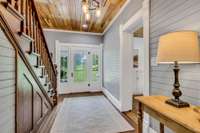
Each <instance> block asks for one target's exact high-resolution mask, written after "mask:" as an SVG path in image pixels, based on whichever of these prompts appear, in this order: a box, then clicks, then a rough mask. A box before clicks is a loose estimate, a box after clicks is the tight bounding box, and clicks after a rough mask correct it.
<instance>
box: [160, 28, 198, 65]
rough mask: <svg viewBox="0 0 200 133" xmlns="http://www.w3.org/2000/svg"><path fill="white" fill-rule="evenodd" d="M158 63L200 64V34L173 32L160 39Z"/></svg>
mask: <svg viewBox="0 0 200 133" xmlns="http://www.w3.org/2000/svg"><path fill="white" fill-rule="evenodd" d="M157 52H158V53H157V63H174V62H175V61H178V63H182V64H184V63H200V47H199V40H198V33H197V32H193V31H179V32H172V33H168V34H166V35H163V36H161V37H160V40H159V47H158V51H157Z"/></svg>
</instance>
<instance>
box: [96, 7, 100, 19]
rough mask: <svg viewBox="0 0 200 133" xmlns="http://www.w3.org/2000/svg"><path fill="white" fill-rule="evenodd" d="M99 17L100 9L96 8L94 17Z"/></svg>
mask: <svg viewBox="0 0 200 133" xmlns="http://www.w3.org/2000/svg"><path fill="white" fill-rule="evenodd" d="M100 16H101V9H100V8H98V9H97V10H96V17H100Z"/></svg>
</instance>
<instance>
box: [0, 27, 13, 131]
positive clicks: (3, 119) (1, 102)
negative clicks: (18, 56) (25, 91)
mask: <svg viewBox="0 0 200 133" xmlns="http://www.w3.org/2000/svg"><path fill="white" fill-rule="evenodd" d="M14 132H15V50H14V49H13V47H12V45H11V44H10V42H9V41H8V39H7V38H6V36H5V34H4V33H3V32H2V30H1V29H0V133H14Z"/></svg>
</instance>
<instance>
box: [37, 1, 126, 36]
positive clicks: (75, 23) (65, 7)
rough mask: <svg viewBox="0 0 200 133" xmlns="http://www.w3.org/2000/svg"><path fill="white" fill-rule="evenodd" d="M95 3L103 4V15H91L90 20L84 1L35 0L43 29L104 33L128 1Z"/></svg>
mask: <svg viewBox="0 0 200 133" xmlns="http://www.w3.org/2000/svg"><path fill="white" fill-rule="evenodd" d="M95 1H97V2H99V3H100V4H101V14H100V16H99V17H97V16H96V15H95V13H91V16H90V19H89V20H86V15H85V14H84V12H83V10H82V0H35V4H36V8H37V11H38V14H39V16H40V21H41V23H42V26H43V28H48V29H62V30H69V31H84V32H96V33H102V32H103V31H104V30H105V28H106V27H107V26H108V25H109V23H110V22H111V21H112V19H113V18H114V17H115V15H116V14H117V13H118V12H119V11H120V9H121V7H122V6H123V5H124V4H125V2H126V1H127V0H95ZM85 24H87V27H84V26H83V25H85Z"/></svg>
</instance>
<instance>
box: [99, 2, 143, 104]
mask: <svg viewBox="0 0 200 133" xmlns="http://www.w3.org/2000/svg"><path fill="white" fill-rule="evenodd" d="M142 2H143V0H131V2H130V3H129V4H128V6H127V8H126V9H125V10H124V11H123V12H122V14H121V15H120V16H119V17H118V18H117V20H116V21H115V22H114V24H113V25H112V26H111V28H110V29H109V30H108V31H107V32H106V34H105V35H104V57H103V60H104V64H103V70H104V78H103V82H104V87H105V88H106V89H107V90H108V91H109V92H110V93H111V94H112V95H113V96H114V97H115V98H117V99H118V100H119V96H120V92H119V89H120V88H119V77H120V73H119V71H120V70H119V63H120V62H119V50H120V49H119V47H120V38H119V26H120V25H121V24H124V23H126V21H127V20H128V19H129V18H130V17H131V16H133V15H134V14H135V13H136V12H137V11H138V10H139V9H140V8H141V7H142Z"/></svg>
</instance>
